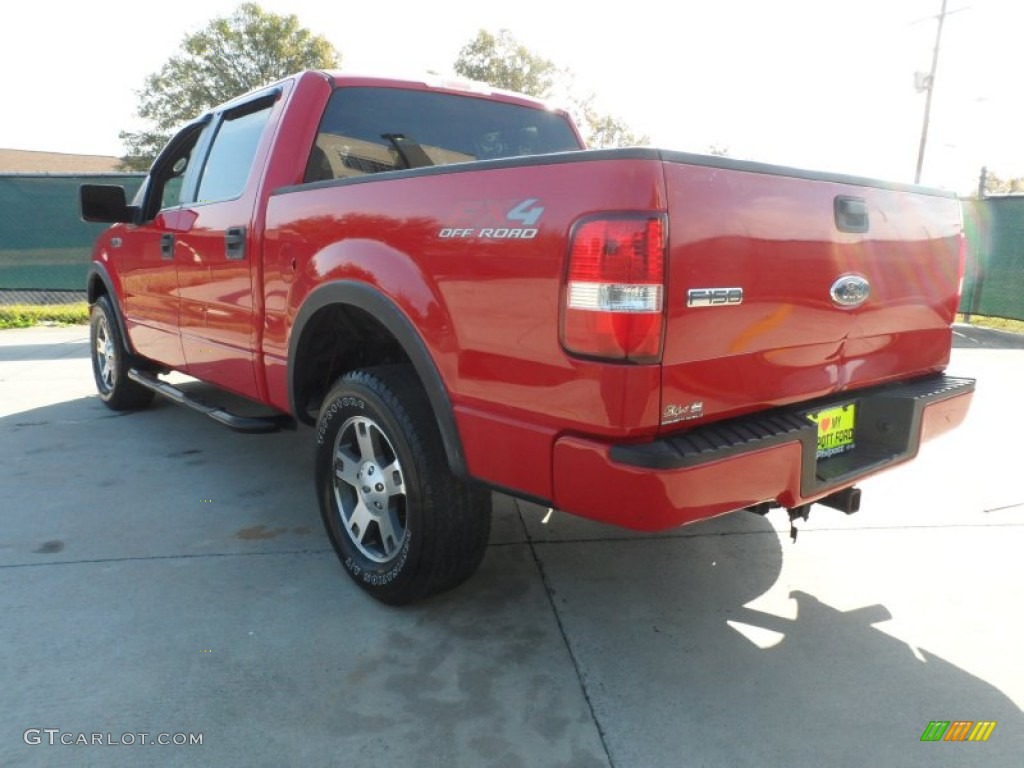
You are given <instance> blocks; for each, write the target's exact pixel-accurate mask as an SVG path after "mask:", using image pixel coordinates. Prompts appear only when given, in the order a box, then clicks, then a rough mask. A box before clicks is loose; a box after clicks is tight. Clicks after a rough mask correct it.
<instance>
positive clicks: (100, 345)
mask: <svg viewBox="0 0 1024 768" xmlns="http://www.w3.org/2000/svg"><path fill="white" fill-rule="evenodd" d="M89 342H90V343H89V346H90V349H91V350H92V353H91V357H92V373H93V378H94V379H95V380H96V390H97V392H99V396H100V400H102V401H103V402H104V403H105V404H106V406H107V407H108V408H110V409H112V410H115V411H132V410H136V409H138V408H145V407H146V406H147V405H149V404H150V403H151V402H152V401H153V395H154V392H153V391H152V390H151V389H147V388H146V387H144V386H142V385H141V384H137V383H136V382H134V381H132V380H131V379H129V378H128V369H129V368H131V365H132V361H133V358H131V357H129V355H128V353H127V352H126V351H125V345H124V339H122V338H121V331H120V328H119V327H118V325H117V318H116V317H115V316H114V309H113V305H111V303H110V299H109V298H108V297H107V296H100V297H99V298H98V299H96V303H95V304H93V305H92V310H91V312H90V315H89Z"/></svg>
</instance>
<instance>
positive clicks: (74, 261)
mask: <svg viewBox="0 0 1024 768" xmlns="http://www.w3.org/2000/svg"><path fill="white" fill-rule="evenodd" d="M143 178H144V175H143V174H137V173H132V174H109V175H108V174H104V175H96V174H79V175H65V174H14V175H3V174H0V291H2V290H35V291H84V290H85V275H86V270H87V269H88V266H89V258H90V255H91V253H92V244H93V241H94V240H95V239H96V236H97V235H98V234H99V233H100V232H102V231H103V229H104V228H105V227H106V226H107V225H106V224H87V223H85V222H84V221H82V219H81V217H80V216H79V215H78V188H79V187H80V186H81V185H82V184H118V185H120V186H122V187H124V188H125V193H126V194H127V196H128V199H129V200H131V198H132V197H133V196H134V195H135V191H136V190H137V189H138V188H139V185H140V184H141V183H142V179H143Z"/></svg>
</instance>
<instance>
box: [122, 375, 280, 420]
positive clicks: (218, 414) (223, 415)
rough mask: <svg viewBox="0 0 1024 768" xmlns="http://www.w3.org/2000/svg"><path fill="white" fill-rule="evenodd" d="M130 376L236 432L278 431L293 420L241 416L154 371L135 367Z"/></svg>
mask: <svg viewBox="0 0 1024 768" xmlns="http://www.w3.org/2000/svg"><path fill="white" fill-rule="evenodd" d="M128 378H129V379H131V380H132V381H134V382H136V383H137V384H141V385H142V386H144V387H145V388H146V389H151V390H153V391H154V392H156V393H157V394H158V395H163V396H164V397H167V398H170V399H171V400H173V401H174V402H176V403H178V404H179V405H187V406H188V407H189V408H192V409H193V410H196V411H199V412H200V413H205V414H206V415H207V416H209V417H210V418H211V419H213V420H214V421H219V422H220V423H221V424H223V425H224V426H225V427H230V428H231V429H233V430H235V431H236V432H247V433H249V434H255V433H260V432H277V431H278V430H280V429H281V428H282V427H286V426H289V422H290V421H291V418H290V417H289V416H286V415H284V414H281V415H280V416H239V415H237V414H234V413H231V412H230V411H225V410H224V409H223V408H220V407H218V406H216V405H210V404H209V403H204V402H203V401H202V400H199V399H197V398H195V397H192V396H191V395H188V394H186V393H185V392H183V391H182V390H180V389H178V388H177V387H175V386H174V385H173V384H168V383H167V382H166V381H161V380H160V379H158V378H157V377H156V376H154V375H153V374H152V373H148V372H146V371H139V370H136V369H135V368H131V369H129V371H128Z"/></svg>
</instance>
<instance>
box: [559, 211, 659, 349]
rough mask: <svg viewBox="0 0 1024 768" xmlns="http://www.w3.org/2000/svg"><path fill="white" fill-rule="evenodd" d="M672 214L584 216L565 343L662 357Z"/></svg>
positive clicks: (573, 249)
mask: <svg viewBox="0 0 1024 768" xmlns="http://www.w3.org/2000/svg"><path fill="white" fill-rule="evenodd" d="M664 296H665V217H664V216H663V215H661V214H621V215H605V216H602V217H595V218H588V219H585V220H583V221H580V222H578V223H577V224H576V226H575V227H574V228H573V232H572V238H571V242H570V246H569V269H568V273H567V277H566V287H565V308H564V311H563V313H562V344H563V345H564V346H565V348H566V349H567V350H568V351H570V352H573V353H575V354H579V355H586V356H589V357H602V358H608V359H614V360H630V361H633V362H654V361H656V360H657V359H658V358H659V357H660V356H661V339H662V331H663V329H664Z"/></svg>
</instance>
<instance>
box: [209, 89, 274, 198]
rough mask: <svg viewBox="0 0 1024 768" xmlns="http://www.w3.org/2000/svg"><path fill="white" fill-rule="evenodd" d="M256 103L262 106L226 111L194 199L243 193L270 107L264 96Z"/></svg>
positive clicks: (236, 195) (233, 196)
mask: <svg viewBox="0 0 1024 768" xmlns="http://www.w3.org/2000/svg"><path fill="white" fill-rule="evenodd" d="M258 104H262V105H263V106H257V108H255V109H253V108H244V107H243V108H240V109H235V110H232V111H229V112H227V113H225V115H224V117H223V119H222V121H221V123H220V126H219V127H218V128H217V135H216V136H215V137H214V139H213V146H212V147H211V148H210V154H209V156H208V157H207V158H206V165H205V167H204V168H203V176H202V180H201V181H200V182H199V192H198V193H197V195H196V202H197V203H211V202H217V201H220V200H233V199H234V198H236V197H238V196H239V195H241V194H242V191H243V190H244V189H245V184H246V182H247V181H248V180H249V172H250V171H251V170H252V162H253V158H255V157H256V150H257V149H258V148H259V145H260V137H261V136H262V135H263V128H264V127H265V126H266V124H267V121H268V120H269V119H270V111H271V109H272V108H273V103H266V100H265V99H261V100H260V101H259V102H258Z"/></svg>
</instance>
